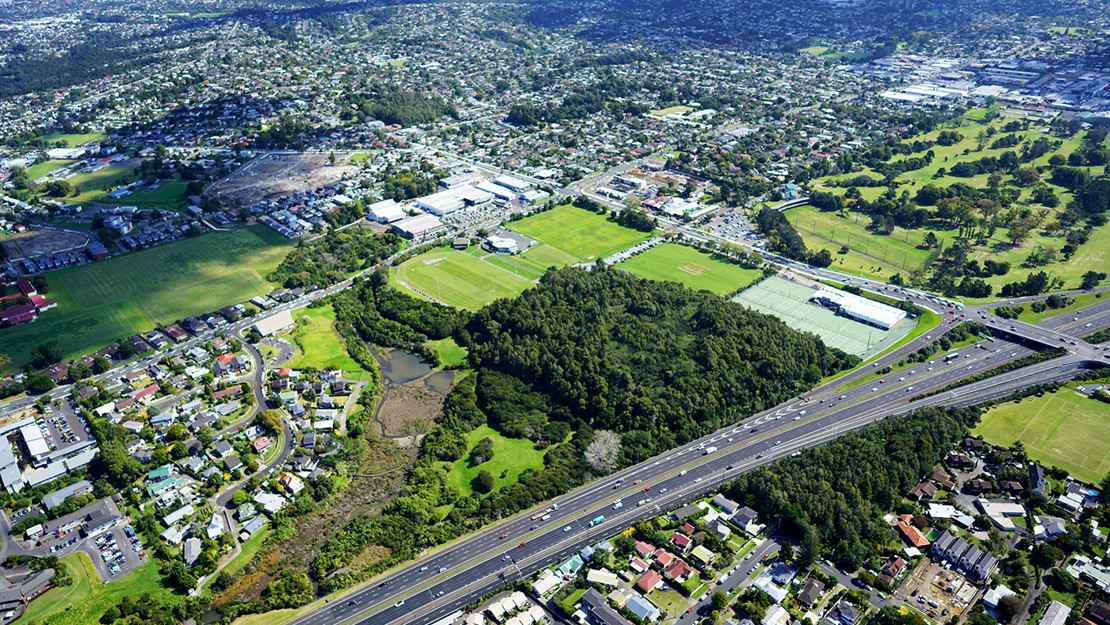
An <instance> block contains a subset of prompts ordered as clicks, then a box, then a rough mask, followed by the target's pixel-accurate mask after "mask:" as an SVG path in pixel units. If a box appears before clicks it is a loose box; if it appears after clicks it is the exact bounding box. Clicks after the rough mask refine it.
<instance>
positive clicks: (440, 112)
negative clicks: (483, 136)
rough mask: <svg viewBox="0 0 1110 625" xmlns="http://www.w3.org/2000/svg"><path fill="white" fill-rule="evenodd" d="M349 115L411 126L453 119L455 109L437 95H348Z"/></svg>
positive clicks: (455, 112)
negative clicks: (350, 107)
mask: <svg viewBox="0 0 1110 625" xmlns="http://www.w3.org/2000/svg"><path fill="white" fill-rule="evenodd" d="M348 99H349V100H350V102H351V105H352V106H353V107H354V109H353V111H352V115H353V116H354V117H356V118H358V119H359V121H363V120H370V119H376V120H379V121H382V122H385V123H387V124H397V125H399V126H413V125H416V124H423V123H426V122H430V121H435V120H437V119H439V118H440V117H443V116H449V117H457V116H458V111H456V110H455V107H453V106H451V105H450V104H447V103H446V102H444V101H443V98H441V97H439V96H438V95H435V96H424V95H421V94H419V93H411V92H408V91H395V92H390V93H384V94H361V93H359V94H352V95H350V96H348Z"/></svg>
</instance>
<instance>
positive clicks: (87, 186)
mask: <svg viewBox="0 0 1110 625" xmlns="http://www.w3.org/2000/svg"><path fill="white" fill-rule="evenodd" d="M133 174H134V170H133V169H131V168H130V167H105V168H104V169H101V170H99V171H94V172H92V173H84V174H77V175H76V176H71V177H70V178H68V179H67V180H66V182H68V183H69V185H70V186H71V187H73V188H74V189H75V190H77V191H78V192H79V193H88V192H90V191H101V190H105V189H108V188H109V187H115V186H118V185H119V184H120V182H121V181H122V180H123V179H124V178H126V177H128V176H131V175H133ZM82 199H84V198H82Z"/></svg>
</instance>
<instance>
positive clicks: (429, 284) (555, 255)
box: [390, 205, 651, 310]
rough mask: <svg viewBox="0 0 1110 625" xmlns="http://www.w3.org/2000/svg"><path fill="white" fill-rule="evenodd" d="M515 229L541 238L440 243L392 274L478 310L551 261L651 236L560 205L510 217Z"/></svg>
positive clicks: (423, 291)
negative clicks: (514, 245)
mask: <svg viewBox="0 0 1110 625" xmlns="http://www.w3.org/2000/svg"><path fill="white" fill-rule="evenodd" d="M512 229H513V230H515V231H516V232H519V233H521V234H524V235H526V236H528V237H531V238H533V239H536V240H537V241H539V242H540V243H539V244H538V245H535V246H533V247H532V248H531V249H529V250H527V251H526V252H524V253H523V254H519V255H516V256H506V255H500V254H490V253H487V252H484V251H482V250H481V249H479V248H478V247H472V248H470V249H469V250H466V251H458V250H453V249H450V248H447V247H441V248H437V249H434V250H431V251H429V252H425V253H423V254H420V255H419V256H416V257H415V258H410V259H409V260H407V261H405V262H404V263H402V264H401V266H400V267H397V268H396V269H394V270H393V271H392V273H391V274H390V280H391V282H392V283H393V284H394V286H397V287H398V288H402V289H407V290H409V291H412V292H415V293H417V294H418V295H421V296H423V297H426V298H428V299H430V300H433V301H440V302H443V303H444V304H447V305H450V306H457V307H459V308H464V309H466V310H477V309H479V308H481V307H482V306H485V305H486V304H488V303H490V302H492V301H494V300H496V299H500V298H503V297H515V296H516V295H519V294H520V293H522V292H523V291H524V290H526V289H528V288H530V287H531V286H532V285H533V283H534V281H535V280H537V279H539V278H540V277H541V276H542V275H543V274H544V272H545V271H546V270H547V268H548V267H563V266H566V265H573V264H576V263H579V262H583V261H593V260H597V259H599V258H604V257H606V256H609V255H610V254H613V253H615V252H618V251H621V250H624V249H627V248H629V247H631V246H633V245H635V244H637V243H639V242H641V241H644V240H646V239H647V238H648V237H649V236H651V235H649V234H647V233H643V232H638V231H636V230H631V229H628V228H624V227H622V226H618V225H617V224H615V223H613V222H611V221H609V220H608V219H607V218H606V217H605V216H604V215H599V214H597V213H593V212H590V211H586V210H583V209H580V208H577V207H575V206H570V205H563V206H558V207H556V208H554V209H552V210H550V211H545V212H543V213H539V214H536V215H532V216H530V217H526V218H525V219H522V220H520V221H515V222H513V223H512Z"/></svg>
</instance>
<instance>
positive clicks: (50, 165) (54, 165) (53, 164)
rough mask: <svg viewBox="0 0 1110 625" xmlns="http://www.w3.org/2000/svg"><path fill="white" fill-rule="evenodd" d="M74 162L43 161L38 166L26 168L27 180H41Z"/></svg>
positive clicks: (64, 160)
mask: <svg viewBox="0 0 1110 625" xmlns="http://www.w3.org/2000/svg"><path fill="white" fill-rule="evenodd" d="M74 162H76V161H71V160H66V159H51V160H49V161H43V162H41V163H39V164H38V165H31V166H30V167H28V168H27V178H29V179H31V180H38V179H39V178H42V177H43V176H45V175H46V174H49V173H50V172H52V171H54V170H55V169H60V168H62V167H65V166H66V165H69V164H70V163H74Z"/></svg>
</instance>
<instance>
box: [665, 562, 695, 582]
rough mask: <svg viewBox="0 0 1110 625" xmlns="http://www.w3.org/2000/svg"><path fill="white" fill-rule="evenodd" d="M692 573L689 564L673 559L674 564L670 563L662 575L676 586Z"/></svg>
mask: <svg viewBox="0 0 1110 625" xmlns="http://www.w3.org/2000/svg"><path fill="white" fill-rule="evenodd" d="M693 573H694V569H693V568H691V567H690V565H689V564H686V563H685V562H683V561H682V560H679V559H677V558H675V560H674V562H671V565H670V566H668V567H667V568H666V569H665V570H664V571H663V575H665V576H666V577H667V579H669V580H671V581H672V582H675V583H676V584H681V583H682V582H684V581H686V580H687V579H689V578H690V576H691V575H692V574H693Z"/></svg>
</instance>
